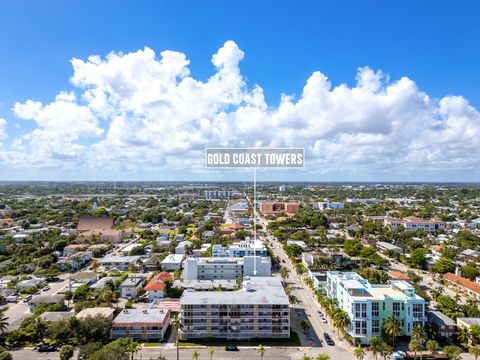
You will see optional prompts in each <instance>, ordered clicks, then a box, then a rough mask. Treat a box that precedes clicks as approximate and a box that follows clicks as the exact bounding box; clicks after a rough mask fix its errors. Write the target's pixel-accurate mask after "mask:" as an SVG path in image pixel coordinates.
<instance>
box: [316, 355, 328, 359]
mask: <svg viewBox="0 0 480 360" xmlns="http://www.w3.org/2000/svg"><path fill="white" fill-rule="evenodd" d="M315 360H330V356H328V355H327V354H318V355H317V357H316V358H315Z"/></svg>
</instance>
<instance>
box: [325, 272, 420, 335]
mask: <svg viewBox="0 0 480 360" xmlns="http://www.w3.org/2000/svg"><path fill="white" fill-rule="evenodd" d="M325 290H326V295H327V296H328V297H330V298H333V299H335V300H336V302H337V304H338V306H339V307H340V308H341V309H342V310H344V311H346V312H347V313H348V316H349V317H350V325H349V327H348V328H347V333H348V334H350V335H351V336H352V337H353V338H354V339H355V340H357V341H358V342H359V343H361V344H368V341H369V340H370V338H371V337H372V336H381V335H382V328H383V323H384V321H385V319H386V318H388V317H389V316H390V315H394V316H395V317H396V318H397V319H398V320H399V321H400V324H401V327H402V331H401V334H400V336H411V335H412V330H413V328H414V327H415V326H416V325H417V324H420V325H422V327H423V326H424V325H425V322H426V315H425V300H424V299H423V298H421V297H420V296H418V295H417V294H415V289H414V288H413V287H412V286H411V285H410V284H408V283H407V282H405V281H392V282H391V284H390V285H374V284H370V283H369V282H368V281H367V280H365V279H364V278H362V277H361V276H360V275H358V274H357V273H355V272H340V271H327V284H326V286H325Z"/></svg>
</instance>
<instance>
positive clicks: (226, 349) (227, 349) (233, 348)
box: [225, 344, 238, 351]
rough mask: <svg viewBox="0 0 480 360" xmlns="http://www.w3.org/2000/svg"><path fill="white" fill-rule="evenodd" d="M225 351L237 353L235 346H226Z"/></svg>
mask: <svg viewBox="0 0 480 360" xmlns="http://www.w3.org/2000/svg"><path fill="white" fill-rule="evenodd" d="M225 351H238V347H237V345H231V344H230V345H227V346H225Z"/></svg>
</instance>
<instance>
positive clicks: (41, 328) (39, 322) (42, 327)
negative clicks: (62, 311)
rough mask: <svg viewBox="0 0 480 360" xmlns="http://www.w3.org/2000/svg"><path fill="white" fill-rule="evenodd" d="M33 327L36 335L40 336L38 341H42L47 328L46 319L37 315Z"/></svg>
mask: <svg viewBox="0 0 480 360" xmlns="http://www.w3.org/2000/svg"><path fill="white" fill-rule="evenodd" d="M34 324H35V325H34V326H35V329H36V331H37V334H38V336H39V337H40V341H41V342H42V343H43V339H44V338H45V333H46V332H47V330H48V325H49V323H48V321H46V320H44V319H43V318H41V317H37V318H36V319H35V323H34Z"/></svg>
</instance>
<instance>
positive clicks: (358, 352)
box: [353, 345, 365, 360]
mask: <svg viewBox="0 0 480 360" xmlns="http://www.w3.org/2000/svg"><path fill="white" fill-rule="evenodd" d="M353 355H355V359H356V360H363V359H365V351H364V350H363V348H362V347H361V346H360V345H358V346H357V347H356V348H355V350H354V351H353Z"/></svg>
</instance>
